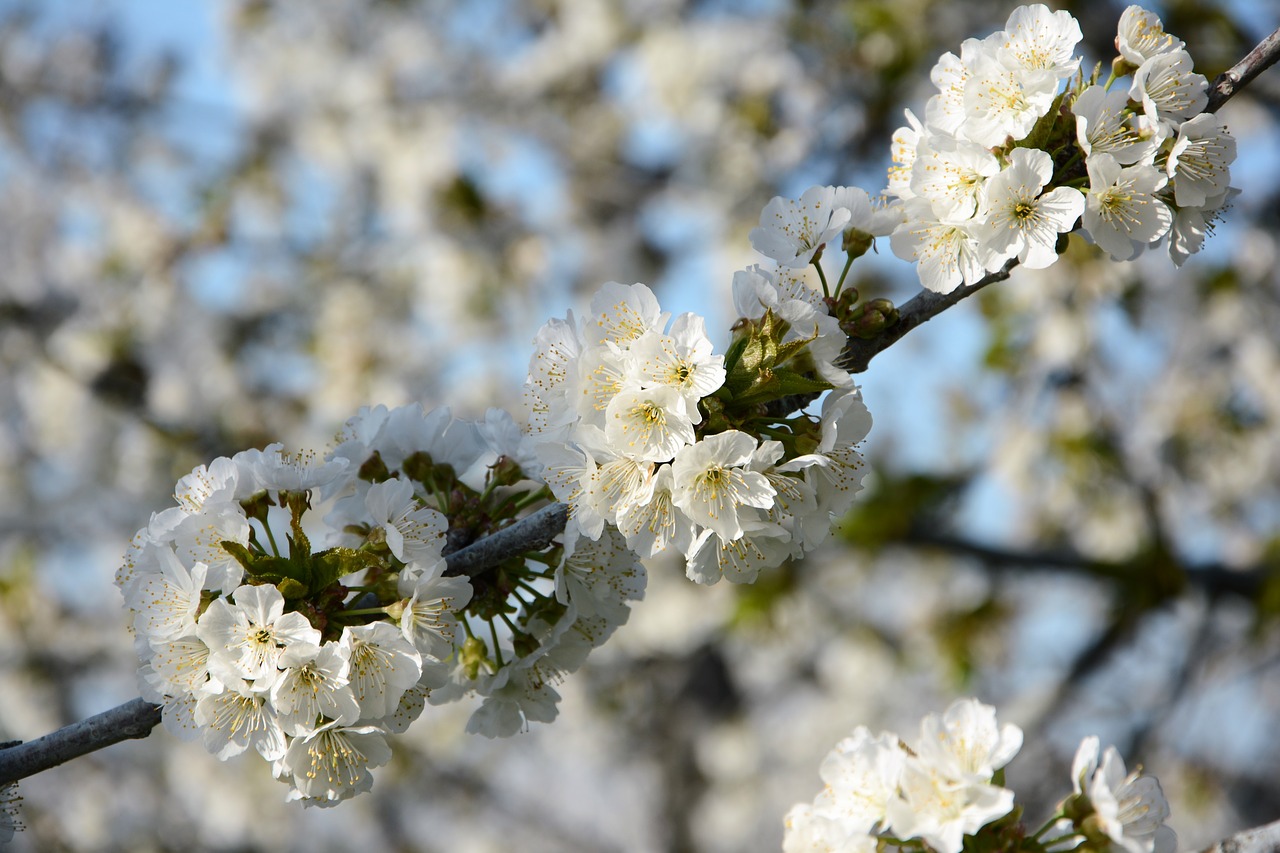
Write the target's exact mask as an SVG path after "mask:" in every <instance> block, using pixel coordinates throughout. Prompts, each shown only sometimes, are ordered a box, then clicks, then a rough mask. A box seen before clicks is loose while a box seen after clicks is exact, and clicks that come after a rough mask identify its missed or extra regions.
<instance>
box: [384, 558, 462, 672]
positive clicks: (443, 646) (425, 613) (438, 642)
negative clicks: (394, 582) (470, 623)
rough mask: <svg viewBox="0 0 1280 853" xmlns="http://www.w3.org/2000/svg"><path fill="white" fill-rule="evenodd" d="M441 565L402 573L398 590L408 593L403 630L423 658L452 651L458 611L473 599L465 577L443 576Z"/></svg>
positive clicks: (401, 626) (404, 593)
mask: <svg viewBox="0 0 1280 853" xmlns="http://www.w3.org/2000/svg"><path fill="white" fill-rule="evenodd" d="M443 570H444V566H443V565H442V564H440V565H437V566H435V567H432V568H429V569H427V570H425V571H423V572H419V573H414V572H403V573H401V575H400V581H399V592H400V594H401V595H405V596H408V598H407V599H406V600H405V601H404V603H403V605H402V607H403V612H402V613H401V615H400V631H401V632H402V633H403V634H404V637H405V639H406V640H408V641H409V642H411V643H413V645H414V648H416V649H417V650H418V652H419V653H420V654H421V655H423V656H424V657H431V658H436V659H437V660H443V659H444V658H447V657H448V656H449V655H450V654H451V653H452V652H453V646H454V637H455V635H456V634H457V631H458V619H457V616H455V613H456V612H457V611H459V610H461V609H462V608H463V607H464V606H466V604H467V602H468V601H470V600H471V595H472V589H471V584H470V582H469V581H468V580H467V578H465V577H453V576H450V577H444V576H443V575H441V574H440V573H441V572H443Z"/></svg>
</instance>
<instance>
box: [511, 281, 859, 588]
mask: <svg viewBox="0 0 1280 853" xmlns="http://www.w3.org/2000/svg"><path fill="white" fill-rule="evenodd" d="M734 296H735V302H736V303H737V304H738V305H739V308H740V311H741V313H742V315H743V319H742V320H741V321H740V322H739V324H738V326H737V335H736V337H735V341H734V344H733V345H732V346H731V347H730V349H729V352H728V354H727V355H724V356H722V355H716V354H715V353H714V352H713V346H712V344H711V341H710V340H709V338H708V337H707V335H706V332H705V324H704V321H703V320H702V318H700V317H698V316H696V315H693V314H681V315H680V316H678V317H675V318H674V319H672V318H671V317H670V315H669V314H667V313H665V312H663V311H662V310H661V308H660V306H659V305H658V301H657V299H656V298H655V297H654V295H653V293H652V291H650V289H649V288H648V287H646V286H645V285H643V284H633V285H622V284H618V283H615V282H610V283H608V284H606V285H604V287H602V288H601V289H600V291H599V292H598V293H597V294H596V295H595V297H594V298H593V299H592V302H591V314H590V315H589V316H588V317H587V318H585V319H584V320H581V321H579V320H576V319H575V318H574V316H573V315H572V314H569V315H568V316H567V317H566V318H564V319H557V320H552V321H550V322H548V323H547V324H546V325H544V326H543V327H542V329H541V330H540V331H539V333H538V336H537V339H536V341H535V351H534V354H533V357H532V358H531V360H530V367H529V376H528V380H527V382H526V386H525V401H526V404H527V411H528V413H529V429H530V433H531V440H532V441H533V442H534V452H535V454H536V455H537V458H538V460H539V462H540V463H542V465H543V466H544V476H545V478H546V481H547V483H548V484H549V485H550V487H551V489H552V490H553V492H554V493H555V495H556V497H557V498H559V499H560V500H562V501H564V502H565V503H566V504H568V505H569V508H570V522H569V523H570V528H571V534H570V535H571V536H574V535H581V536H583V537H584V538H586V539H588V540H596V539H599V538H600V537H601V536H602V535H604V534H605V531H608V530H615V531H617V532H618V533H619V534H620V535H621V537H622V538H623V539H624V540H625V542H626V545H627V547H628V548H630V549H631V550H632V551H634V552H636V553H637V554H639V555H640V556H642V557H649V556H653V555H655V554H657V553H660V552H662V551H665V550H667V549H671V550H672V551H675V552H678V553H680V554H682V555H683V556H684V557H685V558H686V560H687V562H686V566H687V568H686V571H687V574H688V576H689V577H690V578H692V579H693V580H695V581H697V582H699V583H714V582H716V581H718V580H719V579H720V578H722V577H723V578H727V579H729V580H730V581H734V582H751V581H753V580H755V578H756V576H757V575H758V573H759V572H760V571H761V570H762V569H765V568H769V567H772V566H776V565H778V564H779V563H781V562H782V561H783V560H785V559H787V558H788V557H789V556H793V555H798V554H800V553H803V552H804V551H805V550H808V549H810V548H813V547H814V546H816V545H817V544H818V543H819V542H820V541H822V539H823V537H825V535H826V533H827V531H828V529H829V527H830V521H831V515H832V513H839V512H843V511H845V510H846V509H847V508H848V507H849V505H850V503H851V502H852V499H853V495H854V494H855V493H856V492H857V491H858V489H859V488H860V485H861V480H862V476H863V469H862V458H861V455H860V454H859V453H858V450H857V446H858V444H859V442H861V441H862V439H863V438H864V437H865V435H866V433H867V431H868V429H870V426H871V419H870V415H869V414H868V412H867V409H866V406H865V405H864V404H863V403H862V400H861V397H860V395H859V393H858V391H857V389H856V388H854V387H852V384H851V382H850V381H849V378H848V376H847V374H845V373H844V372H842V371H840V370H839V369H838V368H836V367H835V365H834V361H835V360H836V359H838V357H839V353H840V350H841V348H842V347H843V345H844V337H845V336H844V333H843V332H842V331H841V329H840V326H839V324H838V323H837V322H836V321H835V320H834V319H833V318H832V317H830V316H828V315H827V313H826V311H825V309H824V307H823V306H822V305H821V303H820V302H817V301H815V300H813V299H811V298H806V297H805V296H802V295H798V293H797V292H795V291H791V292H788V291H786V290H784V289H783V288H781V287H779V286H778V285H777V284H776V283H775V280H774V278H773V276H772V275H771V274H770V273H769V272H768V271H767V270H763V269H761V268H759V267H756V268H753V269H751V270H747V271H744V272H742V273H739V275H738V276H737V277H736V278H735V280H734ZM837 385H839V386H841V387H839V388H838V389H837V390H834V391H833V392H832V393H830V394H828V395H827V397H826V398H825V400H824V401H823V403H822V410H821V414H820V415H809V414H806V413H804V412H800V413H799V414H795V415H792V416H791V417H785V416H781V415H779V414H777V413H775V412H771V411H768V410H767V406H768V404H769V403H771V402H775V401H778V400H780V399H782V398H784V397H786V396H787V395H790V394H794V393H801V392H803V393H810V394H812V395H813V396H817V393H818V392H821V391H824V390H828V389H832V388H835V387H836V386H837Z"/></svg>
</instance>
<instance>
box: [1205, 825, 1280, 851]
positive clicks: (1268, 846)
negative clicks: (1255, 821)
mask: <svg viewBox="0 0 1280 853" xmlns="http://www.w3.org/2000/svg"><path fill="white" fill-rule="evenodd" d="M1278 850H1280V821H1277V822H1275V823H1269V824H1267V825H1266V826H1259V827H1255V828H1253V829H1246V830H1245V831H1244V832H1238V833H1236V834H1235V835H1233V836H1231V837H1230V838H1224V839H1222V840H1221V841H1219V842H1218V843H1217V844H1213V845H1210V846H1209V847H1206V848H1204V849H1203V850H1201V851H1200V853H1276V851H1278Z"/></svg>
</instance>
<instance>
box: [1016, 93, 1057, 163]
mask: <svg viewBox="0 0 1280 853" xmlns="http://www.w3.org/2000/svg"><path fill="white" fill-rule="evenodd" d="M1066 94H1067V93H1066V92H1065V91H1062V92H1059V93H1058V97H1056V98H1054V99H1053V106H1051V107H1049V111H1048V112H1047V113H1045V114H1044V115H1042V116H1040V118H1039V119H1038V120H1037V121H1036V123H1035V126H1034V127H1032V128H1031V132H1030V133H1028V134H1027V136H1026V138H1025V139H1019V140H1018V141H1017V142H1015V143H1013V147H1014V148H1040V149H1047V148H1048V147H1049V146H1048V143H1049V139H1050V138H1051V137H1052V136H1053V131H1054V128H1055V126H1056V125H1057V123H1058V119H1060V118H1062V116H1061V115H1060V114H1059V110H1061V109H1062V98H1063V96H1064V95H1066Z"/></svg>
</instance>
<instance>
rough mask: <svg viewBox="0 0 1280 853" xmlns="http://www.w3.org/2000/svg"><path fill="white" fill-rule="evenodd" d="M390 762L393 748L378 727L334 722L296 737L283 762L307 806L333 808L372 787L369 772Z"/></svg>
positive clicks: (295, 788) (284, 773) (371, 775)
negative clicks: (336, 804) (327, 806)
mask: <svg viewBox="0 0 1280 853" xmlns="http://www.w3.org/2000/svg"><path fill="white" fill-rule="evenodd" d="M390 760H391V747H389V746H388V745H387V741H386V736H385V734H384V733H383V732H382V730H380V729H379V728H377V727H376V726H368V725H365V726H349V725H344V724H341V723H338V722H337V721H334V722H332V723H329V724H327V725H325V726H322V727H320V728H318V729H316V730H315V731H313V732H311V733H309V734H307V735H306V736H303V737H296V738H294V739H293V742H292V743H291V744H289V748H288V750H287V751H286V752H285V754H284V755H283V756H282V760H281V762H280V767H281V775H282V776H287V777H288V778H289V779H290V781H291V782H292V784H293V787H294V790H295V791H296V792H297V795H298V797H299V798H300V799H302V800H303V802H304V803H308V804H310V805H320V806H324V805H332V804H334V803H336V802H339V801H341V800H345V799H349V798H351V797H353V796H355V795H356V794H359V793H362V792H364V791H368V790H369V789H370V788H372V787H373V774H371V773H370V772H369V771H370V769H371V768H374V767H381V766H382V765H384V764H386V763H387V762H388V761H390Z"/></svg>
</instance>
